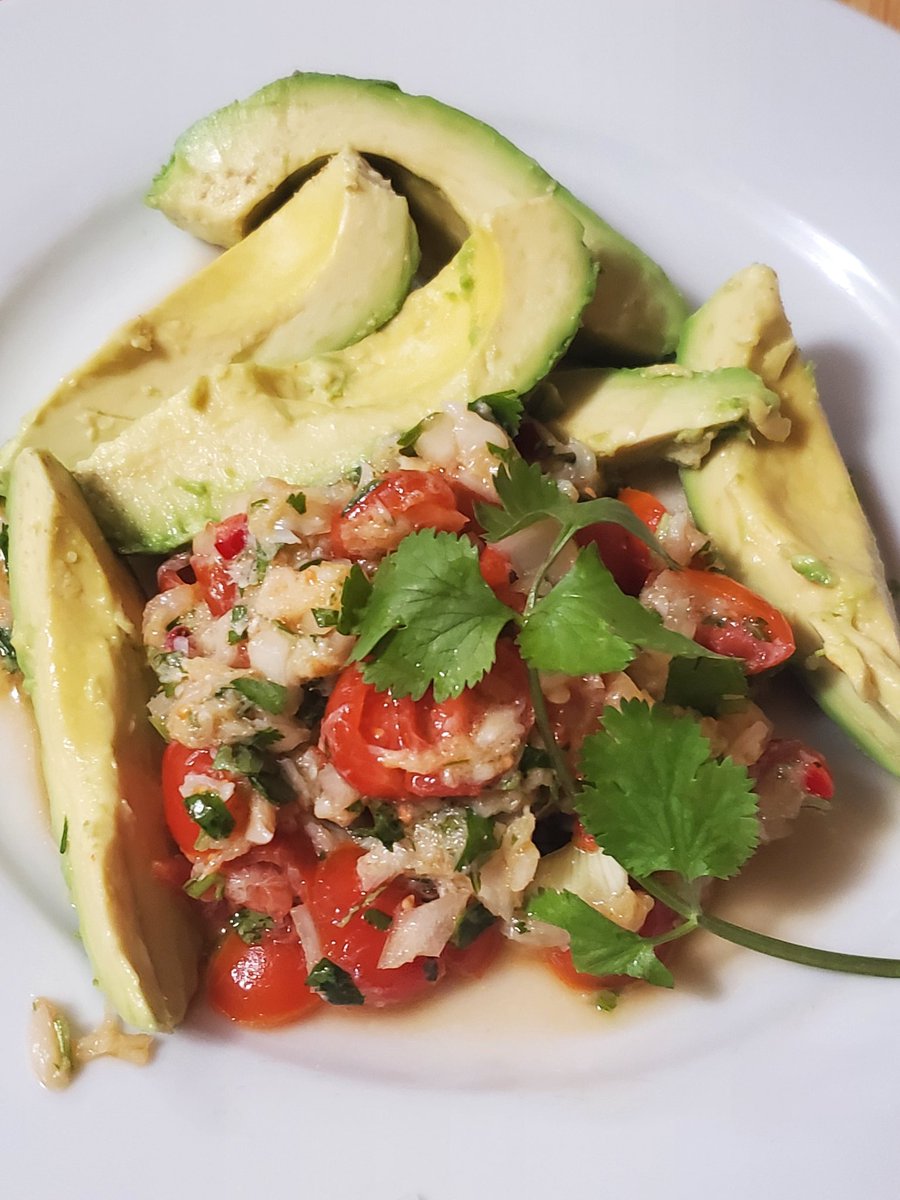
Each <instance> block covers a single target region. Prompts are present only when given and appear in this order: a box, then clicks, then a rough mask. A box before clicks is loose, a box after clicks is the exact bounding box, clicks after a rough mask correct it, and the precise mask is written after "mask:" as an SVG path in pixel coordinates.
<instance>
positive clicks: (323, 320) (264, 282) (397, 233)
mask: <svg viewBox="0 0 900 1200" xmlns="http://www.w3.org/2000/svg"><path fill="white" fill-rule="evenodd" d="M417 265H418V244H417V241H416V234H415V227H414V226H413V224H412V222H411V220H410V218H409V212H408V209H407V204H406V201H405V200H403V199H402V198H401V197H400V196H397V195H396V194H395V193H394V192H393V191H392V190H391V188H390V186H389V185H388V184H387V182H386V181H385V180H384V179H383V178H382V177H381V176H380V175H378V174H377V173H376V172H375V171H373V169H372V168H371V167H370V166H369V165H368V164H367V163H365V162H364V161H363V160H362V159H361V158H359V156H358V155H355V154H352V153H342V154H339V155H337V156H336V157H335V158H334V159H332V160H331V161H330V162H329V163H328V165H327V166H325V167H324V168H323V169H322V170H321V171H320V172H319V174H318V175H316V176H315V177H314V178H313V179H311V180H310V181H309V182H308V183H307V184H306V185H305V186H304V187H302V188H301V189H300V191H299V192H298V193H297V194H296V195H295V196H294V197H293V198H292V199H291V200H289V201H288V203H287V204H285V205H284V207H283V208H281V209H280V210H279V211H278V212H277V213H275V214H274V215H273V216H272V217H270V218H269V220H267V221H265V222H263V224H262V225H261V226H260V227H259V228H258V229H257V230H255V232H254V233H253V234H252V235H251V236H250V237H248V238H246V239H245V240H244V241H242V242H240V243H239V244H238V245H236V246H234V247H233V248H232V249H231V250H228V251H227V252H226V253H225V254H223V255H221V256H220V257H219V258H217V259H215V260H214V261H213V262H212V263H210V265H209V266H207V267H206V268H205V269H204V270H202V271H200V272H198V273H197V274H196V275H194V276H192V277H191V278H190V279H189V280H188V281H187V282H186V283H184V284H182V286H181V287H179V288H177V289H176V290H175V291H174V292H172V293H171V294H170V295H169V296H167V297H166V298H165V299H164V300H162V301H161V302H160V303H159V304H158V305H156V307H155V308H152V309H150V310H149V311H148V312H146V313H144V314H143V315H142V316H140V317H136V318H135V319H134V320H132V321H129V322H127V323H126V324H125V325H124V326H122V328H121V329H119V330H118V331H117V332H116V333H115V334H114V335H113V337H112V338H111V339H110V340H109V341H108V342H107V343H106V345H105V346H103V347H102V348H101V349H100V350H99V351H97V353H96V354H95V355H94V356H93V357H92V358H90V359H89V360H88V361H87V362H86V363H84V364H83V366H81V367H79V368H78V370H76V371H75V372H74V373H73V374H72V375H70V376H69V377H68V378H67V379H65V380H63V382H62V383H61V384H60V386H59V387H58V388H57V390H56V391H55V392H54V393H53V395H52V396H51V397H50V398H49V399H48V400H46V401H45V402H44V404H42V405H41V407H40V408H39V409H38V410H37V411H36V412H35V413H33V414H32V415H31V416H30V417H28V418H27V419H26V421H25V423H24V425H23V427H22V429H21V430H20V432H19V434H18V435H17V436H16V437H15V438H14V439H13V440H12V441H11V442H9V443H7V445H6V446H5V447H4V448H3V450H2V452H0V483H2V480H3V477H4V476H5V475H6V474H8V470H9V466H10V464H11V462H12V460H13V459H14V458H15V456H16V454H17V453H18V452H19V451H20V450H21V449H22V448H23V447H25V446H40V447H42V448H44V449H47V450H50V451H51V452H52V453H53V454H55V455H56V457H57V458H59V459H60V461H61V462H63V463H64V464H65V465H66V466H67V467H72V466H74V464H75V463H76V462H78V461H80V460H81V459H83V458H86V457H87V456H88V455H89V454H90V453H91V451H92V450H93V449H94V447H95V446H97V445H99V444H100V443H102V442H104V441H107V440H108V439H110V438H112V437H115V436H116V435H117V434H118V433H120V432H121V431H122V430H123V429H126V428H127V427H128V425H130V424H131V422H132V421H135V420H137V419H138V418H140V417H141V416H143V415H144V414H145V413H147V412H149V411H151V410H152V409H153V408H154V407H155V406H156V405H157V404H159V403H160V402H161V401H163V400H166V399H168V397H169V396H171V395H174V393H175V392H178V391H180V390H181V389H182V388H184V387H186V386H188V385H189V384H190V383H192V382H193V381H194V380H195V379H196V378H197V377H198V376H200V375H202V374H203V373H204V372H205V371H208V370H210V369H212V368H213V367H215V366H217V365H219V364H224V363H227V362H229V361H230V360H231V359H233V358H235V357H236V356H243V357H247V356H250V355H252V356H254V357H255V358H256V359H258V360H259V361H262V362H266V363H269V364H271V365H281V364H284V363H290V362H294V361H296V360H298V359H303V358H308V357H309V356H310V355H311V354H318V353H323V352H325V351H328V350H336V349H339V348H340V347H342V346H346V345H348V344H349V343H350V342H353V341H356V340H357V339H359V338H361V337H364V336H365V335H366V334H368V333H370V332H371V331H372V330H373V329H376V328H377V327H378V326H379V325H381V324H383V323H384V322H385V321H386V320H388V318H390V317H391V316H392V315H393V314H394V312H395V311H396V310H397V309H398V308H399V307H400V305H401V304H402V302H403V299H404V298H405V296H406V293H407V290H408V288H409V284H410V281H411V279H412V276H413V273H414V272H415V269H416V267H417ZM348 279H352V281H353V286H352V287H348V286H347V280H348Z"/></svg>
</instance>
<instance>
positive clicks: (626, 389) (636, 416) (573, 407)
mask: <svg viewBox="0 0 900 1200" xmlns="http://www.w3.org/2000/svg"><path fill="white" fill-rule="evenodd" d="M778 407H779V400H778V397H777V396H776V395H775V393H774V392H771V391H769V389H768V388H767V387H766V386H765V384H764V383H763V382H762V380H761V379H760V378H759V376H758V375H754V373H753V372H752V371H748V370H746V369H745V368H743V367H722V368H720V369H719V370H717V371H689V370H687V369H686V368H685V367H681V366H678V365H677V364H672V365H661V366H655V367H638V368H635V369H632V370H628V369H623V370H618V371H616V370H603V369H598V368H594V367H586V368H583V369H581V370H568V371H567V370H561V371H554V372H553V373H552V374H551V375H549V376H548V377H547V379H546V380H545V381H544V382H543V383H542V384H540V385H539V387H538V388H537V389H536V394H535V395H534V397H533V399H532V401H531V403H530V405H529V408H530V410H531V411H532V412H534V413H535V415H537V416H538V417H539V419H541V420H542V421H544V423H545V424H547V425H548V426H549V427H550V429H551V430H552V432H553V433H554V434H555V435H556V436H557V437H559V438H561V439H562V440H563V441H568V440H574V441H578V442H584V444H585V445H586V446H589V447H590V449H591V450H593V451H594V453H595V454H596V455H597V456H598V457H599V458H602V459H606V460H610V459H615V460H616V461H618V462H633V461H637V460H640V459H642V458H648V457H652V458H667V459H669V460H670V461H671V462H677V463H682V464H684V465H687V466H696V465H697V464H698V463H699V462H700V460H701V459H702V458H703V456H704V454H706V453H707V452H708V451H709V448H710V446H711V445H712V443H713V439H714V438H715V436H716V435H717V434H718V433H720V432H721V431H722V430H724V429H734V428H735V427H738V426H741V427H743V428H746V429H753V430H756V432H757V433H758V434H760V435H761V436H763V437H768V438H774V439H776V440H783V439H784V438H785V437H786V436H787V432H788V429H789V428H790V425H789V423H788V422H787V421H786V420H785V419H784V418H783V417H781V416H780V415H779V412H778Z"/></svg>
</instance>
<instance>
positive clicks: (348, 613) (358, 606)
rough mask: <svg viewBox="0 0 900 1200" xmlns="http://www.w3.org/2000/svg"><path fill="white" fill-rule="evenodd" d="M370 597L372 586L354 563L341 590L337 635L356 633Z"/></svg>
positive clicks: (362, 571) (359, 567) (360, 568)
mask: <svg viewBox="0 0 900 1200" xmlns="http://www.w3.org/2000/svg"><path fill="white" fill-rule="evenodd" d="M371 595H372V585H371V583H369V580H368V578H367V576H366V573H365V571H364V570H363V569H362V567H361V566H360V565H359V563H354V564H353V566H352V567H351V568H350V570H349V572H348V574H347V578H346V579H345V580H344V586H343V588H342V589H341V615H340V616H339V617H338V622H337V626H336V628H337V631H338V633H343V634H351V633H355V632H356V628H357V626H358V625H359V623H360V621H361V620H362V615H363V612H364V610H365V607H366V605H367V604H368V602H369V597H370V596H371Z"/></svg>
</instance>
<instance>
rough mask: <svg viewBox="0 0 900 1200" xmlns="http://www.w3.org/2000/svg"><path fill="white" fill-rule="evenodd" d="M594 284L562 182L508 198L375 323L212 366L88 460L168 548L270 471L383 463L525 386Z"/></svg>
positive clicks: (327, 475) (98, 495) (292, 479)
mask: <svg viewBox="0 0 900 1200" xmlns="http://www.w3.org/2000/svg"><path fill="white" fill-rule="evenodd" d="M593 284H594V264H593V262H592V261H591V258H590V256H589V254H588V253H587V250H586V249H585V247H584V244H583V243H582V240H581V226H580V225H579V224H578V222H577V221H576V220H575V218H574V217H572V215H571V214H570V213H569V212H568V211H567V210H566V209H565V208H564V207H563V206H562V205H560V204H558V203H557V202H556V201H555V200H554V199H553V198H552V197H549V196H548V197H544V198H542V199H536V200H528V201H525V202H524V203H521V204H517V205H512V206H510V207H508V208H504V209H499V210H498V211H497V212H496V213H495V214H494V216H493V218H492V219H491V221H490V223H489V224H487V225H485V226H484V227H482V228H479V229H476V230H475V231H474V232H473V233H472V234H471V236H470V237H469V238H468V240H467V241H466V243H465V244H464V246H463V247H462V249H461V250H460V251H459V253H458V254H457V255H456V256H455V257H454V258H453V259H452V260H451V262H450V263H448V265H447V266H446V267H445V268H444V270H443V271H441V272H440V274H438V275H437V276H435V278H434V279H433V280H432V281H431V282H430V283H429V284H427V285H426V286H425V287H422V288H420V289H419V290H418V291H416V292H413V293H412V294H411V295H410V297H409V298H408V299H407V301H406V304H405V305H404V306H403V308H402V309H401V310H400V312H399V313H398V314H397V316H396V317H394V319H393V320H392V321H390V322H389V323H388V324H387V325H386V326H385V327H384V328H383V329H381V330H379V331H378V332H377V333H374V334H372V335H371V336H370V337H368V338H366V339H365V340H364V341H361V342H357V343H356V345H354V346H349V347H348V348H347V349H345V350H342V351H339V352H338V353H335V354H329V355H323V356H321V357H318V358H313V359H309V360H308V361H307V362H305V363H299V364H297V365H296V366H294V367H293V368H291V369H290V370H285V371H275V370H268V369H263V368H260V367H259V366H256V365H253V364H235V365H232V366H230V367H226V368H224V369H222V370H219V371H216V372H213V373H211V374H210V375H208V376H205V377H203V378H202V379H201V380H200V381H199V382H198V383H197V384H196V385H195V386H194V387H192V388H189V389H187V390H185V391H183V392H181V393H179V395H177V396H175V397H173V398H172V399H171V400H169V401H167V402H166V403H165V404H164V405H161V406H160V407H159V408H157V409H155V410H154V411H153V412H152V413H149V414H148V415H147V416H146V417H144V418H143V419H142V420H140V421H136V422H135V423H134V424H133V425H131V426H130V428H129V429H127V430H126V431H125V432H124V433H122V434H120V435H119V437H117V438H116V439H114V440H113V441H110V442H106V443H104V445H102V446H100V447H98V448H97V450H95V451H94V453H93V454H92V455H91V456H90V458H88V459H86V460H85V461H84V462H82V463H80V464H79V466H78V467H77V469H76V474H77V476H78V479H79V481H80V483H81V485H82V487H83V488H84V490H85V494H86V496H87V499H88V501H89V503H90V504H91V507H92V508H93V510H94V512H95V513H96V514H97V517H98V520H99V521H100V523H101V525H102V526H103V527H104V529H105V530H106V532H107V533H108V535H109V536H110V537H111V538H112V539H113V540H114V542H115V543H116V544H117V545H118V546H119V547H120V548H123V549H125V550H129V551H163V550H167V549H170V548H171V547H173V546H176V545H180V544H181V543H182V542H184V541H186V540H187V539H188V538H189V537H191V536H192V535H193V534H194V533H195V532H196V531H197V530H198V529H200V528H202V526H203V525H204V524H205V523H206V522H207V521H208V520H212V519H215V518H216V517H217V516H218V515H219V514H220V512H221V506H222V503H223V501H224V500H225V498H226V497H227V496H228V495H229V494H231V493H233V492H235V491H237V490H239V489H240V488H242V487H246V486H248V485H249V484H250V483H252V482H254V481H255V480H257V479H259V478H261V477H263V476H266V475H271V476H275V477H277V478H279V479H284V480H286V481H287V482H288V483H291V484H297V485H300V486H303V485H309V484H316V483H327V482H330V481H332V480H334V479H336V478H338V477H339V476H341V475H342V474H344V473H346V472H348V471H351V470H353V469H354V468H356V467H357V466H358V464H359V463H360V462H361V461H363V460H367V461H370V462H372V463H373V465H375V466H376V467H377V466H379V465H380V464H381V463H382V462H384V461H386V459H387V458H388V457H389V456H390V455H391V453H392V452H395V450H396V445H395V444H394V445H392V441H391V439H396V437H397V435H399V434H400V433H402V432H403V431H404V430H407V429H409V428H411V427H412V426H413V425H415V424H416V423H417V422H418V421H420V420H421V419H422V418H423V417H426V416H427V415H428V414H429V413H432V412H435V411H437V410H440V409H444V408H446V407H448V406H449V405H451V404H466V403H469V402H470V401H472V400H475V399H477V398H478V397H479V396H483V395H486V394H488V393H494V392H503V391H511V392H517V393H518V392H524V391H526V390H527V389H529V388H530V387H532V386H533V385H534V383H535V382H536V381H537V380H538V379H540V378H541V377H542V376H543V375H544V374H545V373H546V372H547V371H548V370H549V368H550V367H551V366H552V365H553V363H554V362H555V361H556V359H557V358H558V357H559V355H560V354H562V352H563V351H564V350H565V348H566V346H567V345H568V344H569V340H570V339H571V338H572V336H573V335H574V333H575V330H576V328H577V326H578V319H579V316H580V313H581V310H582V308H583V307H584V305H585V303H586V302H587V300H588V298H589V297H590V295H591V292H592V290H593Z"/></svg>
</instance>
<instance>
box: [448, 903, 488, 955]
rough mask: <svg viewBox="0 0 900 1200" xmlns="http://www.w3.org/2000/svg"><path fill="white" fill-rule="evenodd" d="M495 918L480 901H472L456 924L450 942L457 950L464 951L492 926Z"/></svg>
mask: <svg viewBox="0 0 900 1200" xmlns="http://www.w3.org/2000/svg"><path fill="white" fill-rule="evenodd" d="M496 920H497V918H496V917H495V916H494V914H493V913H492V912H491V911H490V910H489V909H487V908H485V907H484V905H483V904H482V903H481V901H480V900H476V901H474V903H472V904H470V905H469V907H468V908H467V909H466V910H465V912H464V913H463V914H462V916H461V917H460V918H459V920H458V921H457V923H456V929H455V930H454V932H453V935H452V937H451V938H450V941H451V942H452V943H453V945H454V946H456V948H457V949H458V950H465V948H466V947H467V946H471V945H472V943H473V942H474V941H475V939H476V938H478V937H480V936H481V934H483V933H484V931H485V930H486V929H490V927H491V926H492V925H493V924H494V922H495V921H496Z"/></svg>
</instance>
